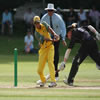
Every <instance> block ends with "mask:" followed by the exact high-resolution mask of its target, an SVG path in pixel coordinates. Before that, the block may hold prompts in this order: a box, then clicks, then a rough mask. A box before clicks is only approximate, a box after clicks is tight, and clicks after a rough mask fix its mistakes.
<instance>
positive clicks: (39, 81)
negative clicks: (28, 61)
mask: <svg viewBox="0 0 100 100" xmlns="http://www.w3.org/2000/svg"><path fill="white" fill-rule="evenodd" d="M45 78H46V82H47V81H48V80H49V79H50V74H48V75H46V76H45ZM41 82H42V81H41V80H38V81H37V82H36V84H37V85H40V83H41Z"/></svg>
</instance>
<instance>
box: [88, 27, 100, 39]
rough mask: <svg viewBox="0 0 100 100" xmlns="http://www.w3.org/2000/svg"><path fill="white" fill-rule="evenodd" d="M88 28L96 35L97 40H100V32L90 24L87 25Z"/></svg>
mask: <svg viewBox="0 0 100 100" xmlns="http://www.w3.org/2000/svg"><path fill="white" fill-rule="evenodd" d="M88 28H89V30H90V31H91V32H93V33H94V34H95V35H96V38H97V40H100V33H99V32H98V31H97V30H96V29H95V28H94V27H93V26H91V25H89V26H88Z"/></svg>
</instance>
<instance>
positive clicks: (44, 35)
mask: <svg viewBox="0 0 100 100" xmlns="http://www.w3.org/2000/svg"><path fill="white" fill-rule="evenodd" d="M33 21H34V25H35V36H36V38H37V40H38V41H39V43H40V50H39V65H38V70H37V71H38V74H39V75H40V79H41V82H40V83H39V85H40V87H43V86H44V85H45V83H46V78H45V76H44V74H43V71H44V67H45V64H46V61H48V67H49V72H50V78H51V83H50V84H49V85H48V87H55V86H56V85H57V84H56V80H55V69H54V63H53V62H54V46H53V42H56V41H58V40H59V36H58V35H57V34H56V33H55V32H54V31H53V29H52V28H51V27H50V26H49V25H48V24H47V23H46V22H42V23H40V17H39V16H35V17H34V19H33ZM50 33H51V34H52V35H54V39H52V38H51V37H50Z"/></svg>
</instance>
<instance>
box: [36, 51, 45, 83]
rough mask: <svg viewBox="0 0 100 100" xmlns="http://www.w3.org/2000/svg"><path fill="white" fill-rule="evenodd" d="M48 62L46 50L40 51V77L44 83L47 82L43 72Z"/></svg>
mask: <svg viewBox="0 0 100 100" xmlns="http://www.w3.org/2000/svg"><path fill="white" fill-rule="evenodd" d="M46 61H47V52H46V50H44V49H43V50H40V51H39V65H38V70H37V72H38V74H39V75H40V79H41V81H42V82H46V79H45V76H44V74H43V70H44V67H45V64H46Z"/></svg>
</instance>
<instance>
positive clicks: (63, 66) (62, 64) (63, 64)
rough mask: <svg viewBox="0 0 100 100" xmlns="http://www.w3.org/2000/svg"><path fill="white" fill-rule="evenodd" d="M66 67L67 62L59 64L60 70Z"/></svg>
mask: <svg viewBox="0 0 100 100" xmlns="http://www.w3.org/2000/svg"><path fill="white" fill-rule="evenodd" d="M65 67H66V65H65V62H62V63H61V65H60V66H59V70H61V71H63V70H64V69H65Z"/></svg>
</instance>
